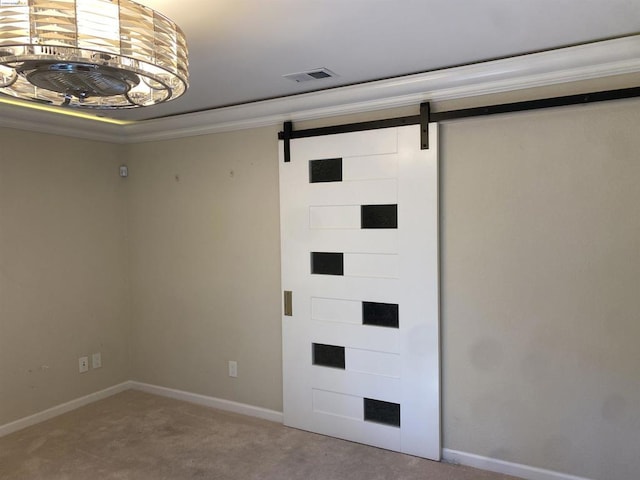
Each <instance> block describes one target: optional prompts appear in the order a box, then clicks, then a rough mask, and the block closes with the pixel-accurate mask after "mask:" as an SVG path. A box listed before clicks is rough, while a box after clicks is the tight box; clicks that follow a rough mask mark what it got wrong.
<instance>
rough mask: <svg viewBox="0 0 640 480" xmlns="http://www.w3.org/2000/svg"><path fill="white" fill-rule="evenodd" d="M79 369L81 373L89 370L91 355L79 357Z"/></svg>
mask: <svg viewBox="0 0 640 480" xmlns="http://www.w3.org/2000/svg"><path fill="white" fill-rule="evenodd" d="M78 369H79V370H80V373H85V372H88V371H89V357H80V358H79V359H78Z"/></svg>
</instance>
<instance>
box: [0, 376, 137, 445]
mask: <svg viewBox="0 0 640 480" xmlns="http://www.w3.org/2000/svg"><path fill="white" fill-rule="evenodd" d="M129 384H130V382H123V383H120V384H118V385H114V386H112V387H109V388H105V389H104V390H100V391H98V392H94V393H90V394H89V395H85V396H84V397H80V398H76V399H74V400H71V401H69V402H66V403H62V404H60V405H56V406H55V407H51V408H48V409H46V410H43V411H42V412H38V413H34V414H33V415H29V416H28V417H24V418H20V419H18V420H15V421H13V422H10V423H7V424H5V425H0V437H3V436H5V435H9V434H10V433H13V432H17V431H18V430H22V429H23V428H27V427H30V426H32V425H35V424H36V423H40V422H44V421H45V420H49V419H50V418H53V417H57V416H58V415H62V414H63V413H67V412H70V411H71V410H75V409H76V408H80V407H84V406H85V405H88V404H90V403H93V402H97V401H98V400H102V399H103V398H107V397H110V396H111V395H115V394H116V393H120V392H124V391H125V390H128V389H129V388H131V387H130V385H129Z"/></svg>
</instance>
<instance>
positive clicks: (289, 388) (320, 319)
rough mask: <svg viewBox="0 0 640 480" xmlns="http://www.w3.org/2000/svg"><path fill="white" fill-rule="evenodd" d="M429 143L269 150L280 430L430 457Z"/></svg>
mask: <svg viewBox="0 0 640 480" xmlns="http://www.w3.org/2000/svg"><path fill="white" fill-rule="evenodd" d="M437 139H438V133H437V125H436V124H430V125H429V141H430V145H431V146H430V149H429V150H420V126H419V125H412V126H403V127H398V128H385V129H380V130H371V131H364V132H355V133H344V134H337V135H327V136H322V137H311V138H301V139H294V140H291V161H290V162H286V163H285V162H284V161H283V160H284V159H283V142H282V141H281V142H280V209H281V210H280V211H281V219H280V221H281V241H282V289H283V291H284V292H285V295H284V296H285V301H284V304H285V305H284V309H283V317H282V335H283V375H284V423H285V425H288V426H291V427H296V428H300V429H303V430H308V431H312V432H316V433H321V434H325V435H330V436H334V437H338V438H343V439H346V440H351V441H355V442H360V443H365V444H369V445H374V446H377V447H381V448H386V449H390V450H395V451H399V452H403V453H408V454H411V455H417V456H420V457H425V458H430V459H434V460H439V459H440V375H439V372H440V366H439V315H438V313H439V312H438V298H439V296H438V191H437V190H438V153H437ZM289 292H290V293H289Z"/></svg>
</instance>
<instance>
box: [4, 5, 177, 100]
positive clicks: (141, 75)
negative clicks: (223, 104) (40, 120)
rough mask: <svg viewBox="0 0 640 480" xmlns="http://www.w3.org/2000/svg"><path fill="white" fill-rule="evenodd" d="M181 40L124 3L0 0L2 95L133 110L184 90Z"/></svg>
mask: <svg viewBox="0 0 640 480" xmlns="http://www.w3.org/2000/svg"><path fill="white" fill-rule="evenodd" d="M187 55H188V53H187V44H186V40H185V38H184V34H183V33H182V31H181V30H180V28H179V27H178V26H177V25H176V24H175V23H173V22H172V21H171V20H169V19H168V18H166V17H164V16H163V15H161V14H159V13H158V12H156V11H154V10H152V9H151V8H148V7H145V6H143V5H139V4H137V3H135V2H132V1H130V0H0V93H2V94H5V95H10V96H13V97H16V98H21V99H26V100H36V101H38V102H45V103H51V104H65V105H70V106H77V107H83V108H100V109H109V108H133V107H139V106H148V105H154V104H157V103H162V102H165V101H167V100H172V99H175V98H177V97H179V96H180V95H182V94H183V93H184V92H185V91H186V89H187V87H188V78H189V74H188V58H187Z"/></svg>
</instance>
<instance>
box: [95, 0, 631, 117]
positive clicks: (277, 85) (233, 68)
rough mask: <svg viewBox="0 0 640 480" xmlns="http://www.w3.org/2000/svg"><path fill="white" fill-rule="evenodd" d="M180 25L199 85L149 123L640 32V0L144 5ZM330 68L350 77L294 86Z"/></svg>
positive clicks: (289, 0) (153, 110)
mask: <svg viewBox="0 0 640 480" xmlns="http://www.w3.org/2000/svg"><path fill="white" fill-rule="evenodd" d="M139 1H140V3H143V4H145V5H148V6H150V7H152V8H154V9H156V10H158V11H160V12H162V13H163V14H165V15H166V16H168V17H170V18H171V19H173V20H174V21H175V22H176V23H178V24H179V25H180V26H181V27H182V29H183V30H184V32H185V35H186V37H187V42H188V44H189V53H190V55H189V56H190V84H191V86H190V88H189V90H188V91H187V93H186V94H185V95H184V96H183V97H181V98H179V99H177V100H175V101H172V102H168V103H166V104H164V105H159V106H155V107H148V108H143V109H136V110H128V111H119V112H115V113H109V114H108V116H110V117H113V118H118V119H127V120H143V119H149V118H154V117H163V116H167V115H176V114H181V113H187V112H193V111H202V110H209V109H214V108H217V107H221V106H228V105H235V104H241V103H246V102H253V101H256V100H263V99H268V98H273V97H281V96H289V95H295V94H298V93H302V92H308V91H314V90H322V89H326V88H331V87H336V86H343V85H351V84H358V83H361V82H367V81H371V80H378V79H382V78H388V77H395V76H401V75H407V74H412V73H417V72H425V71H430V70H435V69H441V68H444V67H451V66H456V65H462V64H469V63H476V62H481V61H485V60H491V59H496V58H501V57H507V56H513V55H519V54H523V53H529V52H534V51H540V50H547V49H553V48H558V47H564V46H568V45H575V44H581V43H585V42H592V41H596V40H602V39H607V38H612V37H619V36H625V35H630V34H636V33H638V32H640V0H482V1H478V0H182V1H175V0H139ZM318 67H326V68H329V69H330V70H332V71H334V72H336V73H337V74H338V75H339V77H338V78H332V79H324V80H318V81H313V82H307V83H301V84H298V83H295V82H293V81H291V80H287V79H284V78H282V75H284V74H288V73H294V72H300V71H305V70H310V69H314V68H318Z"/></svg>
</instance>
